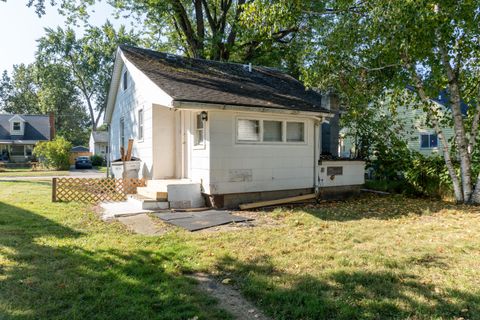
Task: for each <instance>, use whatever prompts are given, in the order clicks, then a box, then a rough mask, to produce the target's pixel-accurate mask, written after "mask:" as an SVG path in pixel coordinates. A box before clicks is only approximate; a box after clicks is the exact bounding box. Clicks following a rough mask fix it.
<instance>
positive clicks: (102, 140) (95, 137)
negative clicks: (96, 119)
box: [89, 131, 108, 157]
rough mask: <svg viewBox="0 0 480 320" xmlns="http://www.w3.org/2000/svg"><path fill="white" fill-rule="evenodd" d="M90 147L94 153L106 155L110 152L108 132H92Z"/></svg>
mask: <svg viewBox="0 0 480 320" xmlns="http://www.w3.org/2000/svg"><path fill="white" fill-rule="evenodd" d="M89 149H90V152H91V153H92V154H94V155H99V156H102V157H106V156H107V153H108V132H107V131H92V133H91V134H90V140H89Z"/></svg>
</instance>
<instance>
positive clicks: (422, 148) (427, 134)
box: [419, 132, 440, 150]
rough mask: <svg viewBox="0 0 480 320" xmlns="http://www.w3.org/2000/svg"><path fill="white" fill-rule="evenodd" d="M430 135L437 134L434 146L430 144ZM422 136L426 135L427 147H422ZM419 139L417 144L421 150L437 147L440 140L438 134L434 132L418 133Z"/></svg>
mask: <svg viewBox="0 0 480 320" xmlns="http://www.w3.org/2000/svg"><path fill="white" fill-rule="evenodd" d="M432 135H436V136H437V146H436V147H432V146H430V136H432ZM422 136H428V147H422ZM419 140H420V141H419V145H420V149H421V150H435V149H438V143H439V142H440V140H439V138H438V134H437V133H436V132H422V133H420V137H419Z"/></svg>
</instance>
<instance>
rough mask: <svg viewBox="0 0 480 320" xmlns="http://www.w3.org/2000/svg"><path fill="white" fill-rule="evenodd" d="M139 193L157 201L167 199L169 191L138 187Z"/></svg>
mask: <svg viewBox="0 0 480 320" xmlns="http://www.w3.org/2000/svg"><path fill="white" fill-rule="evenodd" d="M137 194H138V195H140V196H143V197H145V198H150V199H155V200H157V201H167V199H168V193H167V192H166V191H159V190H157V189H155V188H152V187H138V188H137Z"/></svg>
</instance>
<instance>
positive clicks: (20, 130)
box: [12, 121, 22, 132]
mask: <svg viewBox="0 0 480 320" xmlns="http://www.w3.org/2000/svg"><path fill="white" fill-rule="evenodd" d="M15 124H18V129H15ZM12 132H22V122H21V121H13V122H12Z"/></svg>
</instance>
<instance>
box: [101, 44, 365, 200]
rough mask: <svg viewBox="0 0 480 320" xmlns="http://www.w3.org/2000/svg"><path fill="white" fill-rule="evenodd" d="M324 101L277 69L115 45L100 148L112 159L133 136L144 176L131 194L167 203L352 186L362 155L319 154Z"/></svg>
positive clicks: (358, 179) (358, 178)
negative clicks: (347, 158)
mask: <svg viewBox="0 0 480 320" xmlns="http://www.w3.org/2000/svg"><path fill="white" fill-rule="evenodd" d="M328 101H329V99H325V97H322V95H321V94H319V93H318V92H316V91H314V90H310V89H307V88H305V87H304V85H303V84H302V83H301V82H300V81H298V80H297V79H295V78H293V77H292V76H290V75H288V74H286V73H285V72H282V71H280V70H277V69H273V68H268V67H260V66H252V65H250V64H248V65H244V64H238V63H225V62H218V61H209V60H203V59H192V58H186V57H181V56H177V55H172V54H166V53H161V52H156V51H152V50H147V49H142V48H137V47H132V46H120V47H119V49H118V51H117V54H116V60H115V66H114V71H113V76H112V81H111V86H110V91H109V96H108V101H107V107H106V113H105V123H106V124H107V125H108V127H109V135H108V137H109V140H108V141H109V155H108V156H109V159H110V161H112V160H116V159H119V158H120V156H121V149H122V148H124V149H126V148H127V145H128V141H129V140H130V139H133V140H134V144H133V156H134V157H135V158H138V159H140V160H141V164H140V176H141V177H143V178H145V179H147V180H148V183H147V187H146V188H145V190H144V188H139V194H140V195H143V196H144V197H145V198H157V200H159V198H158V197H163V198H164V200H167V199H168V204H167V205H166V206H167V207H168V206H170V207H172V204H174V205H177V206H178V205H180V206H187V207H188V206H192V207H193V206H199V205H201V204H202V200H201V198H202V197H203V199H206V201H207V204H210V205H212V206H215V207H235V206H236V205H238V204H239V203H241V202H248V201H252V200H264V199H266V200H268V199H275V198H281V197H286V196H297V195H303V194H306V193H312V192H314V191H318V189H319V188H324V191H325V190H326V189H325V188H331V187H342V188H343V189H342V190H349V188H348V187H349V186H351V187H353V188H357V187H359V186H360V185H361V184H363V167H362V165H363V163H359V164H358V166H357V167H355V164H354V163H353V162H350V163H344V164H336V165H335V166H336V167H338V168H336V169H335V170H333V169H328V168H327V166H329V165H328V164H326V163H325V162H321V163H320V162H319V161H320V154H321V152H322V150H321V146H322V143H321V139H322V133H321V132H322V131H321V125H322V123H325V122H328V121H329V119H331V118H332V117H333V113H332V112H331V110H329V108H330V107H329V104H328V103H327V102H328ZM332 172H333V173H332ZM327 173H330V176H328V177H327ZM335 177H336V178H335ZM180 186H182V188H183V189H182V190H183V191H182V192H177V191H178V189H176V188H180ZM177 196H178V197H177ZM179 197H180V198H179ZM204 204H205V203H203V205H204ZM156 208H159V207H156Z"/></svg>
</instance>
